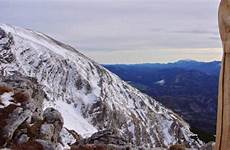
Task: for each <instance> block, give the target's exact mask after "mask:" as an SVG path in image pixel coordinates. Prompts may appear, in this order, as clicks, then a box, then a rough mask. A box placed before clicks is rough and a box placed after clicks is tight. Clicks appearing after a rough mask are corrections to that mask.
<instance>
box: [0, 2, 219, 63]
mask: <svg viewBox="0 0 230 150" xmlns="http://www.w3.org/2000/svg"><path fill="white" fill-rule="evenodd" d="M218 3H219V0H0V22H1V23H6V24H12V25H16V26H20V27H25V28H29V29H33V30H36V31H41V32H43V33H46V34H48V35H50V36H52V37H53V38H55V39H58V40H60V41H62V42H64V43H68V44H70V45H72V46H74V47H75V48H77V49H79V50H80V51H81V52H82V53H84V54H86V55H87V56H90V57H91V58H93V59H95V60H96V61H97V62H99V63H109V64H111V63H146V62H169V61H176V60H179V59H195V60H200V61H212V60H220V58H221V43H220V39H219V33H218V24H217V11H218V10H217V9H218Z"/></svg>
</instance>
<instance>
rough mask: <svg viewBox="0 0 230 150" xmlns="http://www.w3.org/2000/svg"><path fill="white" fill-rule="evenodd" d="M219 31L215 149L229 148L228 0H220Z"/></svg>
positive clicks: (229, 67) (229, 149)
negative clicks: (221, 58) (219, 57)
mask: <svg viewBox="0 0 230 150" xmlns="http://www.w3.org/2000/svg"><path fill="white" fill-rule="evenodd" d="M218 21H219V31H220V37H221V40H222V45H223V50H224V54H223V60H222V68H221V73H220V81H219V95H218V113H217V128H216V145H215V149H216V150H230V1H229V0H221V2H220V6H219V16H218Z"/></svg>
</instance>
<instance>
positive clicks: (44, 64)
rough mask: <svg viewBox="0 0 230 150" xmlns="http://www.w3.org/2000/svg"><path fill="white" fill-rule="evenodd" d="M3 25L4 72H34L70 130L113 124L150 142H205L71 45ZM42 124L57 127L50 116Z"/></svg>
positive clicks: (0, 58)
mask: <svg viewBox="0 0 230 150" xmlns="http://www.w3.org/2000/svg"><path fill="white" fill-rule="evenodd" d="M0 29H1V30H0V70H1V71H0V74H1V75H4V76H9V75H13V74H15V73H16V72H20V73H21V74H22V75H24V76H27V77H33V78H35V79H36V80H37V81H38V83H39V84H40V85H42V87H43V90H44V92H45V95H46V98H45V100H44V107H45V108H46V107H53V108H55V109H57V110H58V111H59V112H60V113H61V114H62V116H63V118H64V127H66V128H68V129H69V130H74V131H76V132H77V133H79V134H80V135H81V136H82V137H89V136H91V135H92V134H93V133H95V132H97V131H98V130H107V129H112V130H116V132H117V133H119V135H121V136H122V137H123V138H124V139H126V140H127V141H128V142H129V143H132V144H135V145H137V146H141V145H144V146H146V147H168V146H170V145H172V144H176V143H180V144H184V145H186V146H187V147H193V148H198V147H200V146H201V145H202V144H203V143H202V142H201V141H200V140H199V139H198V138H197V137H196V135H194V134H193V133H192V132H191V131H190V129H189V125H188V124H187V123H186V122H184V121H183V120H182V119H181V118H180V117H179V116H177V115H176V114H175V113H173V112H172V111H171V110H168V109H167V108H165V107H164V106H162V105H161V104H160V103H158V102H157V101H155V100H154V99H152V98H150V97H149V96H147V95H145V94H142V93H141V92H140V91H138V90H137V89H135V88H133V87H132V86H130V85H128V84H127V83H125V82H124V81H122V80H120V78H118V77H117V76H116V75H114V74H112V73H111V72H109V71H107V70H106V69H104V68H103V67H102V66H100V65H98V64H97V63H95V62H94V61H92V60H90V59H89V58H87V57H85V56H84V55H82V54H81V53H79V52H77V51H76V50H75V49H73V48H71V47H70V46H67V45H65V44H63V43H60V42H58V41H56V40H53V39H52V38H50V37H48V36H46V35H44V34H42V33H38V32H33V31H30V30H25V29H21V28H17V27H11V26H7V25H0ZM28 113H30V111H29V112H28ZM53 119H54V118H53ZM54 120H55V119H54ZM57 122H58V125H61V122H62V121H61V120H59V121H57ZM55 125H56V124H55ZM55 125H54V126H55ZM47 128H48V129H47ZM42 129H44V131H47V132H50V133H51V132H53V126H51V125H49V122H46V124H44V125H43V126H42ZM58 131H59V129H58ZM54 132H56V131H54ZM65 132H66V131H65ZM43 137H44V138H45V139H50V138H51V137H50V136H48V135H45V134H43ZM24 139H26V137H23V138H22V140H24ZM55 140H56V139H55ZM64 141H68V143H69V142H70V143H72V142H73V141H72V140H70V139H68V140H64Z"/></svg>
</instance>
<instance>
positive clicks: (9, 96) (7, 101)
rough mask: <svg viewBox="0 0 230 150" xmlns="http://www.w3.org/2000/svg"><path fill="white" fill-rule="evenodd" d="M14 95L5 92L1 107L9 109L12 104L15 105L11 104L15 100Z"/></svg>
mask: <svg viewBox="0 0 230 150" xmlns="http://www.w3.org/2000/svg"><path fill="white" fill-rule="evenodd" d="M13 95H14V93H13V92H5V93H3V94H2V95H1V96H0V100H1V102H2V104H3V105H4V106H2V105H0V108H3V107H7V106H9V105H10V104H13V102H11V100H13V98H12V96H13Z"/></svg>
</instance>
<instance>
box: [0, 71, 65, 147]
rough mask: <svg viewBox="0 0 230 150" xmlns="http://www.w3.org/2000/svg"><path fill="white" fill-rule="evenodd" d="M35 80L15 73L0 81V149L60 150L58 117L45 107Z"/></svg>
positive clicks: (42, 95) (61, 122) (59, 118)
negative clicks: (35, 149) (31, 149)
mask: <svg viewBox="0 0 230 150" xmlns="http://www.w3.org/2000/svg"><path fill="white" fill-rule="evenodd" d="M44 99H45V93H44V92H43V91H42V89H41V87H40V86H39V84H38V83H37V82H36V80H34V79H32V78H26V77H22V76H21V75H19V74H17V75H14V76H10V77H1V81H0V120H1V122H0V147H1V148H12V149H25V148H26V149H29V147H36V148H37V149H44V150H46V149H47V150H52V149H53V150H54V149H58V147H61V137H60V132H61V130H62V127H63V118H62V116H61V114H60V113H59V112H58V111H57V110H55V109H53V108H46V109H45V111H44V112H43V101H44Z"/></svg>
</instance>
